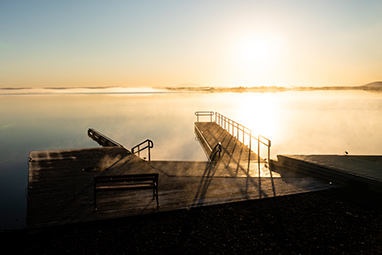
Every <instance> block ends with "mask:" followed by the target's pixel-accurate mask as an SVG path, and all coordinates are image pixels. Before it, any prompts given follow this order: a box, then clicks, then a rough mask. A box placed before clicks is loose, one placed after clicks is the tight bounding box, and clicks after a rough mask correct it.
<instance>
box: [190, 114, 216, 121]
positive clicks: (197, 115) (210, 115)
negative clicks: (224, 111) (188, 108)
mask: <svg viewBox="0 0 382 255" xmlns="http://www.w3.org/2000/svg"><path fill="white" fill-rule="evenodd" d="M195 115H196V119H197V120H196V122H199V116H200V117H205V116H209V117H210V122H212V116H214V112H213V111H197V112H195Z"/></svg>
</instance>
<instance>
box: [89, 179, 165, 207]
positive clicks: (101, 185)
mask: <svg viewBox="0 0 382 255" xmlns="http://www.w3.org/2000/svg"><path fill="white" fill-rule="evenodd" d="M158 177H159V174H158V173H155V174H129V175H103V176H94V211H97V192H99V191H108V190H109V191H113V190H114V191H117V190H128V189H130V190H137V189H152V190H153V200H154V199H155V198H156V200H157V206H158V207H159V200H158Z"/></svg>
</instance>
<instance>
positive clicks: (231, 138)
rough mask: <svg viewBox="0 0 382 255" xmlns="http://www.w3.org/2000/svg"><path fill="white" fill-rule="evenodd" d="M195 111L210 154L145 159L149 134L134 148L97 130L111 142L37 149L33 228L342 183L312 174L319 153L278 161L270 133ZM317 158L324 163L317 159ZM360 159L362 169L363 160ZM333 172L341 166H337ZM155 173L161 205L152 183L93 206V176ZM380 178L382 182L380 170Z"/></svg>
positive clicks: (30, 209)
mask: <svg viewBox="0 0 382 255" xmlns="http://www.w3.org/2000/svg"><path fill="white" fill-rule="evenodd" d="M196 118H197V120H196V122H195V123H194V127H195V135H196V137H197V138H198V140H199V142H200V144H201V147H202V148H203V150H204V151H205V152H206V155H207V158H208V160H206V161H198V162H193V161H155V160H154V161H153V160H150V157H149V158H148V160H145V159H143V158H141V157H139V156H138V155H136V154H137V153H139V151H141V150H149V149H152V148H153V142H152V141H151V140H146V141H144V142H143V143H142V144H140V145H139V146H138V147H139V148H138V147H137V146H135V147H133V148H134V150H128V149H126V148H125V147H124V146H122V145H121V144H120V143H117V142H115V141H113V140H112V139H110V138H108V137H106V136H105V135H103V134H102V133H100V132H98V131H95V130H94V129H92V130H91V132H90V135H89V136H90V137H92V138H93V139H94V138H96V141H97V142H98V141H102V142H100V144H101V145H103V146H105V147H99V148H85V149H75V150H52V151H32V152H31V153H30V156H29V181H28V198H27V228H40V227H47V226H54V225H63V224H72V223H79V222H88V221H96V220H104V219H111V218H119V217H126V216H133V215H141V214H149V213H157V212H164V211H171V210H179V209H187V208H192V207H198V206H206V205H214V204H222V203H229V202H236V201H244V200H251V199H260V198H268V197H274V196H283V195H290V194H296V193H303V192H311V191H317V190H323V189H328V188H335V187H339V186H341V184H337V183H340V182H337V181H334V182H333V181H331V182H330V181H329V180H328V179H327V178H323V176H321V175H317V174H314V175H313V174H312V172H311V169H313V168H315V167H314V166H313V165H317V164H318V163H319V161H320V159H319V158H314V157H308V156H305V158H303V157H302V156H300V158H299V157H296V156H295V157H292V156H282V155H279V156H278V161H273V160H272V161H271V160H270V149H271V141H270V140H269V139H267V138H265V137H262V136H260V135H256V136H255V135H254V134H253V133H252V131H250V130H249V129H247V128H246V127H244V126H242V125H241V124H239V123H237V122H235V121H233V120H231V119H229V118H227V117H225V116H223V115H221V114H218V113H214V112H198V113H197V114H196ZM109 141H111V142H109ZM131 151H133V152H134V153H131ZM260 155H263V157H261V156H260ZM329 159H330V160H332V161H333V162H337V164H340V160H337V159H336V158H334V157H332V158H328V160H329ZM350 159H354V160H355V161H357V160H364V159H362V158H351V157H350ZM315 160H316V161H318V162H316V163H314V162H313V161H315ZM341 160H342V159H341ZM347 160H348V159H347ZM371 161H372V162H373V163H370V162H371ZM301 162H302V163H301ZM368 162H369V164H368V165H369V166H371V165H372V166H373V167H375V168H373V169H374V171H379V170H380V165H381V162H380V161H379V159H378V160H371V158H369V160H368ZM313 163H314V164H313ZM353 163H354V162H353ZM304 164H305V165H304ZM300 165H304V168H305V170H302V171H292V170H291V169H297V168H300V167H299V166H300ZM353 165H354V171H355V172H357V171H358V170H359V169H358V168H356V167H355V165H357V164H353ZM361 165H362V164H361ZM270 166H272V168H271V167H270ZM301 168H302V167H301ZM344 168H345V169H344V170H343V171H342V172H345V170H349V169H348V168H347V167H346V166H344ZM360 168H362V167H360ZM271 169H272V170H271ZM336 169H338V167H337V168H336ZM320 171H321V170H320ZM316 172H317V171H316ZM332 172H333V173H335V171H333V169H332ZM149 173H159V181H158V183H159V184H158V185H159V201H160V207H157V204H156V201H155V200H153V194H152V192H150V190H146V191H145V190H122V191H120V192H112V193H109V192H108V191H105V192H102V193H100V194H99V195H97V208H98V210H97V211H94V188H93V187H94V176H96V175H97V176H103V175H105V176H107V175H129V174H149ZM379 173H380V171H379ZM374 177H375V176H374ZM374 177H373V178H374ZM362 178H363V177H362ZM375 178H376V181H377V183H380V175H378V176H376V177H375Z"/></svg>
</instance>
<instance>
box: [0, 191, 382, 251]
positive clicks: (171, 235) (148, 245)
mask: <svg viewBox="0 0 382 255" xmlns="http://www.w3.org/2000/svg"><path fill="white" fill-rule="evenodd" d="M0 238H1V240H2V241H1V242H2V243H3V244H2V249H3V250H4V251H7V250H10V251H12V252H13V253H14V254H146V253H147V254H185V253H186V254H382V193H376V192H372V191H368V190H366V189H361V188H355V187H347V188H339V189H330V190H325V191H319V192H311V193H305V194H297V195H290V196H284V197H275V198H267V199H261V200H252V201H246V202H238V203H230V204H224V205H215V206H208V207H200V208H193V209H190V210H178V211H172V212H166V213H157V214H151V215H143V216H135V217H129V218H123V219H116V220H107V221H100V222H92V223H82V224H75V225H68V226H61V227H53V228H48V229H41V230H33V231H32V230H28V231H27V230H15V231H3V232H2V233H1V234H0ZM12 252H11V254H12Z"/></svg>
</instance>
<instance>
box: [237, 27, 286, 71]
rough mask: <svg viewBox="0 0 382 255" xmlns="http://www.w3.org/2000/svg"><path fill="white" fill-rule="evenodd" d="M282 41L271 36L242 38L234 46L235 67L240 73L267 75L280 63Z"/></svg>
mask: <svg viewBox="0 0 382 255" xmlns="http://www.w3.org/2000/svg"><path fill="white" fill-rule="evenodd" d="M282 58H283V40H282V39H281V37H280V36H277V35H272V34H254V35H249V36H244V37H242V38H241V39H240V40H239V41H238V43H237V46H236V66H237V68H238V69H240V70H241V72H244V73H248V74H249V72H252V73H253V71H257V73H263V74H268V73H270V72H271V71H272V69H275V68H276V66H278V65H279V64H280V63H281V62H282Z"/></svg>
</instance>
